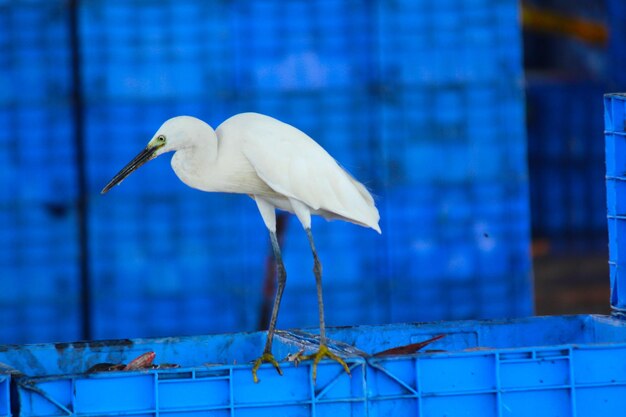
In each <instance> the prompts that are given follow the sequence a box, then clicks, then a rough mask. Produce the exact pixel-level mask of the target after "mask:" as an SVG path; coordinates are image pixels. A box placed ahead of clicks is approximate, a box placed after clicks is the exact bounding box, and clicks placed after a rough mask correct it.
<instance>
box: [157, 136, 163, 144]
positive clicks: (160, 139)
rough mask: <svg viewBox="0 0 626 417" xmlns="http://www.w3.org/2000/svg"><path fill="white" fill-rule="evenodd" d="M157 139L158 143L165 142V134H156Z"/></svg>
mask: <svg viewBox="0 0 626 417" xmlns="http://www.w3.org/2000/svg"><path fill="white" fill-rule="evenodd" d="M157 141H159V143H165V136H163V135H159V136H157Z"/></svg>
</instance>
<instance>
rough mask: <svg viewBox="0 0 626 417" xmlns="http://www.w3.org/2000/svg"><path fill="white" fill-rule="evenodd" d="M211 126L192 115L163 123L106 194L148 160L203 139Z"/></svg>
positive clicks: (114, 179) (106, 188) (115, 179)
mask: <svg viewBox="0 0 626 417" xmlns="http://www.w3.org/2000/svg"><path fill="white" fill-rule="evenodd" d="M207 129H209V130H211V127H210V126H209V125H208V124H206V123H205V122H203V121H202V120H200V119H196V118H195V117H191V116H178V117H173V118H171V119H169V120H168V121H166V122H165V123H163V125H161V127H160V128H159V130H157V132H156V133H155V134H154V136H153V137H152V139H151V140H150V142H148V144H147V145H146V147H145V148H144V149H143V150H142V151H141V152H139V154H138V155H137V156H135V157H134V158H133V159H132V160H131V161H130V162H129V163H128V164H126V166H125V167H124V168H122V169H121V170H120V172H118V173H117V174H116V175H115V176H114V177H113V179H112V180H111V181H109V183H108V184H107V185H106V186H105V187H104V188H103V189H102V191H101V194H105V193H106V192H107V191H109V190H110V189H111V188H113V187H115V186H116V185H118V184H119V183H121V182H122V181H124V179H125V178H126V177H128V176H129V175H130V174H132V173H133V171H135V170H137V169H138V168H139V167H140V166H142V165H143V164H145V163H146V162H148V161H150V160H152V159H154V158H156V157H157V156H159V155H162V154H164V153H167V152H172V151H178V150H181V149H185V148H189V147H192V146H193V145H194V143H196V142H197V141H198V140H202V137H203V135H205V134H206V132H207Z"/></svg>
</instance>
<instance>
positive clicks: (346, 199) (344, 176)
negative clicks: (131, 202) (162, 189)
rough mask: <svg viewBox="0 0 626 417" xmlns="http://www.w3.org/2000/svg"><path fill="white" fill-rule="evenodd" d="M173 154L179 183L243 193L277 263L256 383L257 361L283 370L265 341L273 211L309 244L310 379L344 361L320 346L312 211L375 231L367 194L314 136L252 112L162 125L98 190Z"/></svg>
mask: <svg viewBox="0 0 626 417" xmlns="http://www.w3.org/2000/svg"><path fill="white" fill-rule="evenodd" d="M172 151H173V152H175V153H174V156H173V157H172V168H173V169H174V172H175V173H176V175H177V176H178V178H180V180H181V181H182V182H184V183H185V184H187V185H188V186H190V187H192V188H196V189H198V190H202V191H209V192H212V191H217V192H226V193H238V194H247V195H249V196H250V197H252V198H253V199H254V201H255V202H256V204H257V207H258V209H259V212H260V213H261V217H262V218H263V221H264V223H265V226H267V228H268V229H269V232H270V240H271V243H272V249H273V251H274V256H275V258H276V265H277V281H278V286H277V290H276V296H275V298H274V306H273V308H272V315H271V318H270V325H269V330H268V333H267V341H266V343H265V349H264V350H263V354H262V356H261V357H259V358H258V359H257V360H256V361H255V363H254V366H253V368H252V374H253V378H254V381H255V382H258V378H257V375H256V374H257V370H258V368H259V367H260V366H261V364H262V363H263V362H268V363H271V364H272V365H274V367H275V368H276V370H277V371H278V373H279V374H280V375H282V371H281V369H280V367H279V365H278V362H277V361H276V359H274V356H273V355H272V340H273V337H274V331H275V329H276V319H277V317H278V310H279V307H280V301H281V298H282V295H283V291H284V289H285V283H286V281H287V274H286V271H285V267H284V265H283V261H282V257H281V252H280V247H279V245H278V240H277V238H276V214H275V210H276V209H281V210H285V211H288V212H290V213H294V214H295V215H296V216H297V217H298V220H299V221H300V223H302V226H303V227H304V230H305V231H306V235H307V237H308V239H309V244H310V246H311V251H312V253H313V264H314V266H313V272H314V274H315V281H316V287H317V299H318V308H319V321H320V348H319V351H318V352H317V353H315V354H313V355H309V356H306V357H303V358H302V359H313V361H314V362H313V379H314V380H315V378H316V370H317V369H316V368H317V364H318V362H319V361H320V360H321V359H322V358H323V357H328V358H331V359H333V360H335V361H337V362H339V363H340V364H341V365H342V366H343V368H344V369H345V371H346V372H348V373H350V371H349V369H348V367H347V365H346V363H345V362H344V361H343V360H342V359H341V358H339V357H338V356H337V355H335V354H333V353H332V352H330V351H329V350H328V348H327V345H326V343H327V340H326V331H325V324H324V303H323V301H322V266H321V264H320V261H319V259H318V257H317V252H316V250H315V244H314V241H313V235H312V234H311V214H317V215H320V216H322V217H324V218H326V219H340V220H344V221H347V222H351V223H356V224H358V225H360V226H364V227H370V228H372V229H374V230H376V231H377V232H378V233H381V231H380V227H379V226H378V221H379V218H380V216H379V214H378V210H377V209H376V206H375V204H374V200H373V198H372V196H371V195H370V193H369V192H368V191H367V189H366V188H365V187H364V186H363V185H362V184H361V183H360V182H358V181H357V180H355V179H354V178H353V177H352V176H351V175H350V174H349V173H348V172H346V171H345V170H344V169H343V168H342V167H341V166H339V164H338V163H337V162H336V161H335V159H333V157H332V156H330V155H329V154H328V152H326V151H325V150H324V149H323V148H322V147H321V146H320V145H318V144H317V143H316V142H315V141H314V140H313V139H311V138H310V137H309V136H307V135H306V134H305V133H303V132H302V131H300V130H298V129H296V128H295V127H293V126H291V125H288V124H286V123H283V122H281V121H279V120H276V119H274V118H272V117H269V116H264V115H262V114H258V113H241V114H237V115H235V116H232V117H231V118H229V119H228V120H226V121H225V122H223V123H222V124H221V125H219V126H218V128H217V129H216V130H213V129H212V128H211V126H209V125H208V124H206V123H205V122H203V121H202V120H199V119H196V118H194V117H190V116H178V117H174V118H172V119H169V120H167V121H166V122H165V123H164V124H163V125H162V126H161V127H160V128H159V130H158V131H157V132H156V133H155V135H154V137H153V138H152V139H151V140H150V142H148V145H147V146H146V147H145V149H144V150H143V151H141V152H140V153H139V155H137V156H136V157H135V158H134V159H133V160H132V161H131V162H129V163H128V164H127V165H126V166H125V167H124V168H123V169H122V170H121V171H120V172H119V173H118V174H117V175H115V177H113V179H112V180H111V181H110V182H109V183H108V184H107V185H106V186H105V187H104V188H103V189H102V194H104V193H106V192H107V191H109V190H110V189H111V188H112V187H114V186H115V185H117V184H119V183H121V182H122V181H123V180H124V179H125V178H126V177H127V176H128V175H130V174H131V173H132V172H133V171H134V170H136V169H137V168H139V167H140V166H142V165H143V164H144V163H146V162H147V161H149V160H151V159H154V158H156V157H157V156H159V155H161V154H164V153H166V152H172Z"/></svg>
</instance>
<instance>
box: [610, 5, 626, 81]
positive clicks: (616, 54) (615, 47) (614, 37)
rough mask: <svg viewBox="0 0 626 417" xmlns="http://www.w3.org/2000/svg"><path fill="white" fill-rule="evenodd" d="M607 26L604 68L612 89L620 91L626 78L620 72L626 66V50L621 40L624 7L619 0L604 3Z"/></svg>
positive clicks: (625, 30) (624, 31)
mask: <svg viewBox="0 0 626 417" xmlns="http://www.w3.org/2000/svg"><path fill="white" fill-rule="evenodd" d="M606 16H607V25H608V28H609V34H610V36H609V42H608V51H607V53H606V55H607V61H608V65H607V66H606V73H607V76H608V78H609V80H610V82H611V83H612V85H613V86H614V87H616V88H617V90H619V91H621V90H622V89H623V88H624V85H625V84H626V76H625V75H624V72H623V71H622V68H624V64H626V49H624V44H623V42H621V39H624V37H626V24H625V23H624V18H625V17H626V5H625V4H624V2H622V1H620V0H608V1H607V2H606Z"/></svg>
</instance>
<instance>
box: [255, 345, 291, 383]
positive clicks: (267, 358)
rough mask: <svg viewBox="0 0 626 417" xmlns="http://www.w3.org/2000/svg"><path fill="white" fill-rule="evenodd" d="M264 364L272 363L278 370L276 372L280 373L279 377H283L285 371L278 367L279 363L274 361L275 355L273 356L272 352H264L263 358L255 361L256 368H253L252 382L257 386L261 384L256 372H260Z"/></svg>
mask: <svg viewBox="0 0 626 417" xmlns="http://www.w3.org/2000/svg"><path fill="white" fill-rule="evenodd" d="M262 363H271V364H272V365H274V368H276V372H278V375H280V376H282V375H283V371H282V369H280V366H278V362H277V361H276V359H274V355H272V352H263V354H262V355H261V357H260V358H258V359H257V360H256V361H254V366H252V380H253V381H254V383H255V384H256V383H258V382H259V377H258V376H257V375H256V372H257V371H258V370H259V368H260V367H261V364H262Z"/></svg>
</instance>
